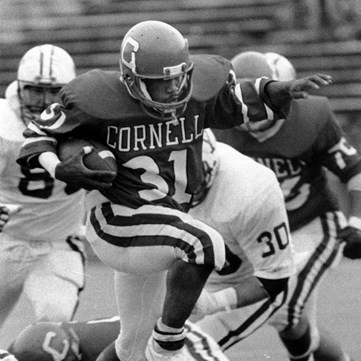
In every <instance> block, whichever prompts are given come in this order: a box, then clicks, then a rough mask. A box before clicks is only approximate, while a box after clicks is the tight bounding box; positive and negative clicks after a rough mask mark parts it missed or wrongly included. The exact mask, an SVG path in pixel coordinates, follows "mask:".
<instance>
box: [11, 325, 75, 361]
mask: <svg viewBox="0 0 361 361" xmlns="http://www.w3.org/2000/svg"><path fill="white" fill-rule="evenodd" d="M9 351H10V352H11V353H12V354H13V355H14V356H15V357H16V358H17V360H18V361H80V359H81V354H80V349H79V338H78V336H77V335H76V334H75V332H74V331H73V330H70V329H69V330H65V329H63V328H61V327H60V326H59V325H58V324H57V323H55V322H38V323H35V324H32V325H30V326H28V327H26V328H25V329H24V330H23V331H22V332H21V333H20V334H19V335H18V337H17V338H16V339H15V341H14V342H13V343H12V344H11V346H10V348H9ZM9 361H12V360H9Z"/></svg>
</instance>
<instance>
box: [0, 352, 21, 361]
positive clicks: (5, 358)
mask: <svg viewBox="0 0 361 361" xmlns="http://www.w3.org/2000/svg"><path fill="white" fill-rule="evenodd" d="M0 360H1V361H17V359H16V357H15V356H14V355H12V354H11V353H10V352H9V351H6V350H1V349H0Z"/></svg>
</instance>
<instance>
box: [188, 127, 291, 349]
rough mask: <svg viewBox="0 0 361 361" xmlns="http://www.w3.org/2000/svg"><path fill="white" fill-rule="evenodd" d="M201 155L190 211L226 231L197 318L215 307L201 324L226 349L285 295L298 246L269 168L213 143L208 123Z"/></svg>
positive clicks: (212, 225)
mask: <svg viewBox="0 0 361 361" xmlns="http://www.w3.org/2000/svg"><path fill="white" fill-rule="evenodd" d="M203 162H204V167H205V172H204V173H205V175H206V176H205V182H204V183H203V185H202V187H201V190H200V192H199V193H198V194H197V195H196V197H195V200H194V204H195V206H194V208H192V209H191V210H190V213H191V215H192V216H193V217H195V218H197V219H199V220H201V221H202V222H204V223H206V224H208V225H209V226H211V227H213V228H214V229H216V230H217V231H218V232H219V233H221V234H222V236H223V238H224V240H225V244H226V260H227V261H226V265H225V267H224V268H223V269H222V270H221V271H214V272H213V273H212V274H211V276H210V277H209V279H208V281H207V283H206V286H205V289H204V291H203V292H202V293H201V296H200V298H199V300H198V302H197V305H196V307H195V310H194V312H193V318H192V319H193V320H196V318H198V317H203V316H204V315H206V314H210V315H209V316H206V317H204V318H203V319H201V320H200V321H199V322H198V325H199V326H200V327H201V328H202V329H203V330H205V331H206V332H207V333H209V334H210V335H211V336H212V337H213V338H214V339H215V340H216V341H217V342H218V343H219V345H220V346H221V347H222V348H223V349H227V348H229V347H230V346H232V345H233V344H235V343H236V342H238V341H240V340H242V339H243V338H245V337H247V336H248V335H250V334H251V333H252V332H253V331H255V330H256V329H257V328H258V327H260V326H261V325H262V324H263V323H264V322H265V321H267V320H268V319H269V317H270V316H271V315H272V314H273V313H274V312H275V311H276V310H277V309H278V308H279V307H280V306H281V305H282V304H283V303H284V302H285V299H286V297H287V283H288V279H289V277H290V276H292V275H293V274H294V273H295V267H294V262H293V256H294V252H293V245H292V240H291V237H290V233H289V225H288V220H287V214H286V209H285V205H284V201H283V195H282V191H281V189H280V187H279V183H278V181H277V178H276V177H275V175H274V173H273V172H272V171H271V170H269V169H268V168H266V167H265V166H263V165H260V164H258V163H257V162H255V161H254V160H252V159H251V158H249V157H247V156H244V155H243V154H241V153H239V152H237V151H236V150H234V149H233V148H231V147H230V146H228V145H226V144H223V143H219V142H218V143H216V142H215V138H214V135H213V134H212V132H211V131H210V130H209V129H207V132H205V136H204V142H203ZM217 165H219V167H218V169H217ZM227 309H228V310H227ZM230 309H232V310H231V311H230ZM213 313H215V314H213Z"/></svg>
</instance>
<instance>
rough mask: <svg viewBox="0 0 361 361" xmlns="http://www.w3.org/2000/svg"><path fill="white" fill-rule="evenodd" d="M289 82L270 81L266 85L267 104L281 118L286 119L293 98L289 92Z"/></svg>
mask: <svg viewBox="0 0 361 361" xmlns="http://www.w3.org/2000/svg"><path fill="white" fill-rule="evenodd" d="M288 83H289V82H279V81H270V82H268V83H267V84H266V85H265V89H264V95H265V96H266V98H265V99H264V101H265V103H266V104H268V105H269V107H270V108H271V109H272V110H274V111H275V112H276V113H277V114H278V115H279V116H280V117H281V118H286V116H287V114H288V112H289V108H290V103H291V100H292V97H291V95H290V93H289V91H288V87H289V85H288Z"/></svg>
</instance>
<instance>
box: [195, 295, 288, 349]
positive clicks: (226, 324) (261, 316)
mask: <svg viewBox="0 0 361 361" xmlns="http://www.w3.org/2000/svg"><path fill="white" fill-rule="evenodd" d="M285 299H286V293H283V292H282V293H280V294H279V295H278V296H277V297H276V299H275V300H274V302H271V301H270V300H262V301H259V302H257V303H254V304H251V305H249V306H245V307H241V308H238V309H234V310H231V311H222V312H217V313H215V314H212V315H209V316H206V317H204V318H203V319H201V320H200V321H198V322H196V324H197V326H199V327H200V328H201V329H202V330H204V331H205V332H206V333H207V334H208V335H210V336H211V337H212V338H213V339H214V340H216V341H217V343H218V344H219V345H220V346H221V348H222V350H223V351H225V350H228V349H229V348H231V347H232V346H234V345H235V344H237V343H238V342H240V341H242V340H243V339H245V338H246V337H248V336H250V335H251V334H252V333H253V332H255V331H256V330H257V329H258V328H260V327H261V326H262V325H264V324H265V323H266V322H267V321H268V319H269V318H270V317H271V316H272V315H273V314H274V312H276V311H277V310H278V308H279V307H281V305H282V304H283V303H284V302H285Z"/></svg>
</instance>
